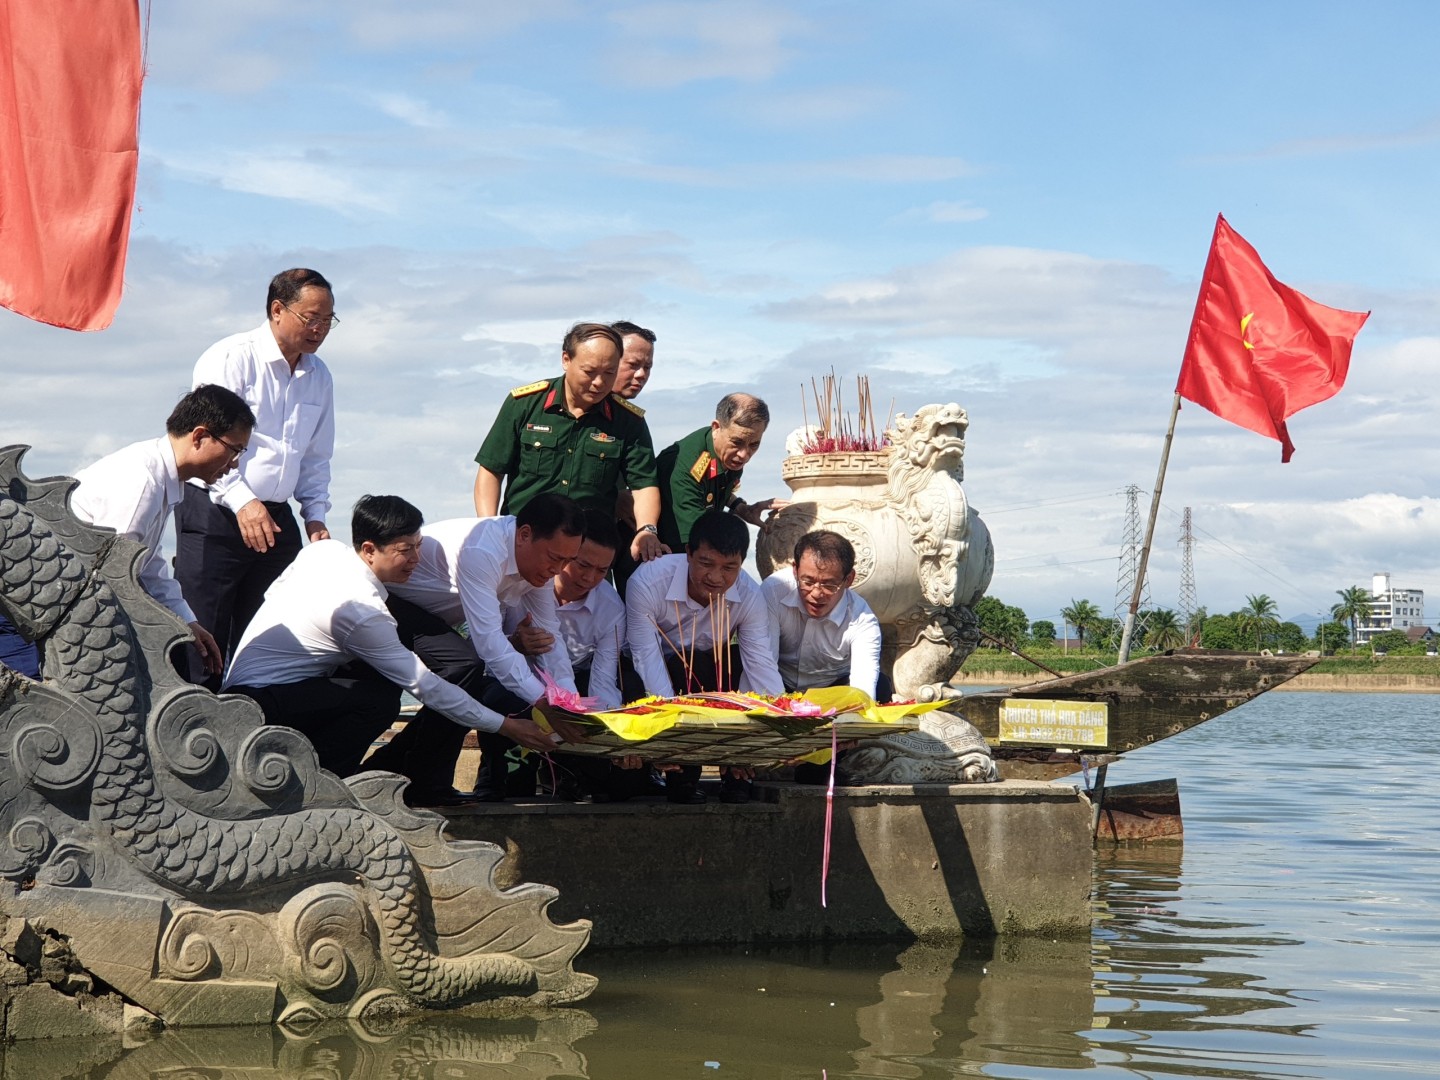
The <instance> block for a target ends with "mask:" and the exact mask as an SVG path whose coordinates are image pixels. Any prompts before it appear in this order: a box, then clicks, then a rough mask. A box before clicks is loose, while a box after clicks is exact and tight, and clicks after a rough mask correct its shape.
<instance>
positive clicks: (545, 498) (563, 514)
mask: <svg viewBox="0 0 1440 1080" xmlns="http://www.w3.org/2000/svg"><path fill="white" fill-rule="evenodd" d="M526 525H529V526H530V532H531V533H532V534H534V536H535V537H536V538H537V539H540V540H546V539H549V538H550V537H552V536H554V535H555V534H556V533H557V532H558V533H564V534H565V535H566V536H584V535H585V515H584V514H583V513H582V512H581V510H580V506H579V504H578V503H576V501H575V500H574V499H572V498H570V497H569V496H568V495H556V494H555V493H554V492H552V491H547V492H545V493H544V494H542V495H536V496H535V497H534V498H533V499H531V500H530V501H529V502H527V503H526V504H525V505H524V506H522V507H521V508H520V512H519V513H518V514H516V515H515V528H517V529H523V528H524V527H525V526H526Z"/></svg>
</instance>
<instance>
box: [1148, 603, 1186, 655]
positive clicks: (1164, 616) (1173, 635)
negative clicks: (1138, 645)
mask: <svg viewBox="0 0 1440 1080" xmlns="http://www.w3.org/2000/svg"><path fill="white" fill-rule="evenodd" d="M1149 623H1150V629H1149V630H1147V631H1146V633H1145V644H1146V645H1149V646H1150V648H1152V649H1154V650H1155V651H1156V652H1164V651H1165V650H1166V649H1178V648H1179V647H1180V646H1182V645H1184V644H1185V628H1184V627H1182V626H1181V625H1180V619H1179V616H1177V615H1176V614H1175V612H1173V611H1171V610H1170V609H1169V608H1160V609H1159V610H1158V611H1152V612H1150V618H1149Z"/></svg>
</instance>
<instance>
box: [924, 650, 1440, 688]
mask: <svg viewBox="0 0 1440 1080" xmlns="http://www.w3.org/2000/svg"><path fill="white" fill-rule="evenodd" d="M1038 659H1040V660H1041V661H1042V662H1043V663H1045V664H1046V665H1047V666H1049V667H1053V668H1054V669H1055V670H1056V671H1059V672H1061V673H1063V674H1065V675H1076V674H1079V673H1080V672H1084V671H1095V670H1097V669H1098V668H1102V667H1106V666H1108V665H1110V664H1113V663H1114V662H1115V657H1114V656H1107V655H1105V654H1092V655H1088V656H1079V657H1077V656H1074V655H1073V654H1072V655H1070V656H1058V657H1039V658H1038ZM1051 678H1054V676H1052V675H1051V674H1050V673H1049V672H1046V671H1042V670H1040V669H1039V668H1037V667H1036V666H1035V665H1034V664H1031V663H1028V662H1026V661H1024V660H1021V659H1019V658H1017V657H988V656H982V657H975V656H972V657H971V658H970V661H969V662H967V663H966V665H965V667H964V668H963V669H962V670H961V671H960V673H959V674H958V675H956V677H955V678H954V679H952V680H951V682H952V683H953V684H954V685H956V686H1015V687H1020V686H1027V685H1029V684H1030V683H1037V682H1044V681H1045V680H1047V679H1051ZM1275 689H1276V690H1277V691H1291V692H1311V693H1341V694H1440V661H1437V660H1435V659H1433V658H1430V657H1411V656H1397V657H1385V658H1382V659H1380V660H1371V659H1370V658H1369V657H1356V658H1355V659H1351V658H1350V657H1334V656H1329V657H1326V658H1325V659H1323V660H1321V661H1320V663H1318V664H1316V665H1315V667H1314V668H1313V669H1311V670H1310V671H1307V672H1306V673H1305V674H1303V675H1297V676H1296V677H1295V678H1293V679H1291V680H1290V681H1288V682H1286V683H1282V684H1281V685H1280V686H1277V687H1276V688H1275Z"/></svg>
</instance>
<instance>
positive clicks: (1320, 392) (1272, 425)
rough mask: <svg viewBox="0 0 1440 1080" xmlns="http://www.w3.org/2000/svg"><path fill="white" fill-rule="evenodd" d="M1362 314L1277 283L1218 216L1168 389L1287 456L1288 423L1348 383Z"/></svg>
mask: <svg viewBox="0 0 1440 1080" xmlns="http://www.w3.org/2000/svg"><path fill="white" fill-rule="evenodd" d="M1369 316H1370V313H1369V312H1368V311H1365V312H1356V311H1341V310H1340V309H1339V308H1332V307H1326V306H1325V305H1324V304H1317V303H1316V302H1315V301H1314V300H1311V299H1310V298H1309V297H1307V296H1304V295H1302V294H1301V293H1299V292H1296V291H1295V290H1294V289H1292V288H1290V287H1289V286H1288V285H1283V284H1281V283H1280V282H1279V281H1276V280H1275V276H1274V275H1273V274H1271V273H1270V271H1269V270H1267V269H1266V268H1265V264H1264V263H1263V262H1261V261H1260V256H1259V255H1258V254H1256V252H1255V249H1254V248H1253V247H1251V246H1250V245H1249V244H1248V243H1246V241H1245V238H1244V237H1243V236H1241V235H1240V234H1239V233H1237V232H1236V231H1235V230H1234V229H1232V228H1231V227H1230V223H1229V222H1228V221H1226V220H1225V217H1224V215H1223V214H1222V215H1220V216H1219V217H1217V218H1216V219H1215V237H1214V239H1213V240H1211V242H1210V257H1209V258H1208V259H1207V260H1206V262H1205V276H1204V278H1202V279H1201V281H1200V296H1199V297H1198V299H1197V300H1196V301H1195V318H1194V319H1193V320H1192V321H1191V323H1190V338H1189V342H1188V343H1187V345H1186V347H1185V359H1184V361H1183V362H1182V363H1181V365H1180V379H1179V382H1177V383H1176V386H1175V392H1176V393H1177V394H1179V395H1180V396H1181V397H1183V398H1186V399H1188V400H1190V401H1193V402H1195V404H1197V405H1203V406H1204V407H1205V408H1207V409H1209V410H1210V411H1211V412H1213V413H1214V414H1215V415H1216V416H1218V417H1220V418H1221V419H1222V420H1229V421H1230V422H1231V423H1232V424H1239V425H1240V426H1241V427H1244V428H1249V429H1250V430H1251V431H1255V432H1258V433H1259V434H1261V435H1267V436H1269V437H1270V438H1272V439H1278V440H1279V441H1280V447H1281V450H1280V460H1281V461H1282V462H1285V461H1289V460H1290V455H1291V454H1293V453H1294V452H1295V446H1294V444H1293V443H1291V442H1290V433H1289V432H1288V431H1287V430H1286V429H1285V421H1286V420H1287V419H1288V418H1289V417H1291V416H1293V415H1295V413H1297V412H1299V411H1300V410H1301V409H1303V408H1305V407H1306V406H1307V405H1314V404H1315V403H1316V402H1320V401H1324V400H1325V399H1326V398H1329V397H1334V396H1335V394H1336V393H1338V392H1339V390H1340V388H1341V387H1342V386H1344V385H1345V376H1346V374H1347V373H1348V372H1349V370H1350V349H1351V347H1352V346H1353V345H1354V344H1355V335H1356V334H1358V333H1359V332H1360V327H1362V326H1363V325H1365V320H1366V319H1367V318H1369Z"/></svg>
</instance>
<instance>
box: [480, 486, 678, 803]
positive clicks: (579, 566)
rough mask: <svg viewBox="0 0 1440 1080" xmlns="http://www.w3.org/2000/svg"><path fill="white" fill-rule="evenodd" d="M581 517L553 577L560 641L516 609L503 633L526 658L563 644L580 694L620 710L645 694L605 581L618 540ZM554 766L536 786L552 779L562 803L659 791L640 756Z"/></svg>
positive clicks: (593, 512) (609, 528)
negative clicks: (568, 554)
mask: <svg viewBox="0 0 1440 1080" xmlns="http://www.w3.org/2000/svg"><path fill="white" fill-rule="evenodd" d="M584 513H585V536H584V538H583V539H582V540H581V542H580V553H579V554H578V555H576V556H575V558H573V559H571V560H570V561H569V562H568V563H566V564H565V566H564V567H563V568H562V569H561V571H560V572H559V573H558V574H556V575H555V585H554V588H555V603H556V604H557V608H556V614H557V615H558V616H559V620H560V638H559V642H558V643H557V641H556V639H555V638H554V637H552V636H551V635H549V634H547V633H545V632H544V631H543V630H541V629H539V628H538V627H536V626H534V625H532V624H531V622H530V620H529V618H528V617H525V616H524V613H523V612H521V611H519V610H517V609H514V608H510V609H507V611H506V617H505V629H506V631H507V632H508V633H509V635H510V641H511V643H512V644H514V645H515V647H516V649H517V650H519V651H520V652H521V653H523V654H524V655H526V656H542V655H544V654H545V653H547V652H549V651H550V650H551V649H553V648H558V647H561V646H563V647H564V649H565V651H566V652H567V653H568V654H569V656H570V664H571V666H572V667H573V668H574V669H575V686H576V688H577V689H578V690H579V692H580V693H581V694H582V695H585V696H588V697H591V698H594V699H595V701H596V706H597V708H600V709H618V708H620V707H621V706H622V705H623V704H624V703H625V702H626V701H633V700H635V699H636V698H639V697H643V696H644V690H643V688H642V687H641V686H640V680H639V679H638V677H637V676H636V674H635V668H634V665H632V664H631V663H630V658H629V657H628V656H626V655H625V654H624V652H623V645H624V638H625V602H624V601H623V600H621V599H620V595H619V593H617V592H616V591H615V587H614V586H613V585H611V584H610V583H609V582H608V581H606V580H605V574H606V572H607V571H608V570H609V569H610V568H611V566H612V565H613V563H614V561H615V557H616V554H617V551H618V549H619V547H620V535H621V534H620V533H619V532H618V531H617V530H616V528H615V522H614V520H613V519H612V518H611V517H610V515H609V514H606V513H604V512H603V511H601V510H597V509H595V508H593V507H592V508H589V509H587V510H585V512H584ZM553 764H554V770H553V773H550V774H548V775H547V771H546V770H540V780H541V783H542V785H543V784H544V783H545V782H546V781H547V780H549V781H550V786H551V789H552V792H553V794H555V795H557V796H559V797H560V798H562V799H570V800H572V801H576V802H584V801H586V800H589V799H592V798H593V799H594V800H595V801H596V802H623V801H624V800H626V799H629V798H631V797H633V796H636V795H658V794H660V793H661V789H660V788H659V787H658V786H656V785H655V784H654V783H653V782H652V780H651V770H650V768H649V766H647V765H646V764H645V763H644V762H643V761H641V760H640V758H638V757H635V758H618V759H612V758H603V757H594V756H590V755H586V754H556V755H555V756H554V758H553Z"/></svg>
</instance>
